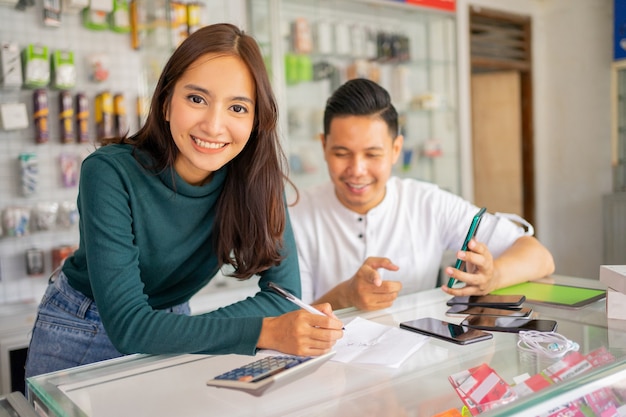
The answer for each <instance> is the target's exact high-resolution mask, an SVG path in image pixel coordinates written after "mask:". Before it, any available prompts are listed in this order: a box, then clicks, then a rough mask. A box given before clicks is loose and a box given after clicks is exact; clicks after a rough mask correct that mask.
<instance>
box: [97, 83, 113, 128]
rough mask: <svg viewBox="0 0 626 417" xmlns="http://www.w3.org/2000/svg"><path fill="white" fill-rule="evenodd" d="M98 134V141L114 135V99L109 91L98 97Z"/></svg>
mask: <svg viewBox="0 0 626 417" xmlns="http://www.w3.org/2000/svg"><path fill="white" fill-rule="evenodd" d="M95 111H96V132H97V137H98V139H104V138H110V137H112V136H113V135H114V126H113V97H112V96H111V93H109V92H108V91H103V92H102V93H100V94H98V95H97V96H96V110H95Z"/></svg>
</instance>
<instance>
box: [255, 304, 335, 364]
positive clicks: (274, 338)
mask: <svg viewBox="0 0 626 417" xmlns="http://www.w3.org/2000/svg"><path fill="white" fill-rule="evenodd" d="M315 308H316V309H318V310H319V311H321V312H322V313H324V314H323V315H320V314H313V313H310V312H308V311H306V310H303V309H300V310H296V311H292V312H290V313H286V314H283V315H282V316H278V317H266V318H264V319H263V327H262V328H261V335H260V336H259V341H258V343H257V347H258V348H260V349H273V350H278V351H280V352H283V353H288V354H291V355H301V356H318V355H322V354H324V353H327V352H329V351H330V350H331V349H332V347H333V346H334V345H335V343H336V342H337V340H339V339H341V337H343V330H342V329H343V323H342V322H341V321H340V320H339V319H337V318H336V317H335V315H334V313H333V311H332V309H331V307H330V304H328V303H324V304H319V305H316V306H315Z"/></svg>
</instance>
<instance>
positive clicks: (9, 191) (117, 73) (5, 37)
mask: <svg viewBox="0 0 626 417" xmlns="http://www.w3.org/2000/svg"><path fill="white" fill-rule="evenodd" d="M42 16H43V10H42V5H41V2H37V3H36V5H35V6H33V7H30V8H28V9H26V10H24V11H20V10H16V9H13V8H11V7H8V6H0V42H13V43H17V45H18V47H19V49H20V50H23V49H24V48H25V47H26V46H27V45H28V44H30V43H34V44H39V45H45V46H47V47H48V48H49V50H50V52H52V51H55V50H71V51H73V52H74V56H75V62H76V75H77V81H76V87H75V88H73V89H72V90H70V91H71V93H72V96H73V97H74V98H75V95H76V93H77V92H79V91H80V92H84V93H85V94H86V95H87V97H88V99H89V101H90V119H89V131H90V137H91V138H93V137H94V136H95V124H94V118H93V114H94V105H93V99H94V97H95V96H96V95H97V94H98V93H100V92H102V91H105V90H108V91H110V92H111V93H112V94H116V93H123V94H124V95H125V104H126V109H127V113H128V124H129V128H130V130H131V132H132V131H135V130H136V129H137V121H136V119H137V115H136V111H135V100H136V97H137V91H138V83H139V79H138V76H139V73H140V66H139V64H140V58H141V55H140V53H139V52H137V51H134V50H132V48H131V47H130V38H129V35H128V34H120V33H116V32H112V31H92V30H89V29H86V28H84V27H83V26H82V20H81V17H80V15H77V14H74V15H69V14H63V15H62V19H61V27H58V28H54V27H45V26H44V25H43V20H42ZM94 53H97V54H106V56H107V58H108V60H109V64H110V65H109V78H108V80H106V81H104V82H102V83H95V82H92V81H91V80H89V78H88V74H89V71H88V65H87V57H88V56H89V55H91V54H94ZM46 90H47V94H48V106H49V118H48V126H49V131H50V138H49V141H48V142H47V143H44V144H37V143H36V142H35V139H34V137H35V128H34V125H33V121H32V113H33V90H30V89H19V90H17V89H2V90H0V104H4V103H24V104H25V105H26V108H27V110H28V115H29V124H30V125H29V127H28V128H26V129H21V130H13V131H0V211H2V210H4V209H5V208H6V207H10V206H20V207H30V208H33V207H35V205H36V204H38V203H48V202H56V203H62V202H65V201H68V202H75V201H76V195H77V187H76V186H71V187H67V188H66V187H64V186H63V182H62V179H61V172H62V171H61V168H60V161H59V158H60V156H61V154H64V153H67V154H69V155H72V156H74V157H76V158H77V159H78V160H79V162H80V161H81V160H82V158H84V156H86V155H87V154H89V153H90V152H91V151H93V150H94V149H95V145H94V143H93V142H91V143H81V144H78V143H72V144H63V143H61V141H60V139H59V136H60V132H59V130H60V123H59V120H58V117H59V91H57V90H54V89H52V88H46ZM23 152H32V153H35V154H36V156H37V164H38V171H39V174H38V176H37V178H38V184H37V191H36V193H34V194H33V195H30V196H24V195H23V193H22V190H21V183H20V178H21V177H20V168H19V161H18V157H19V155H20V154H21V153H23ZM31 216H32V214H31ZM77 244H78V231H77V229H76V228H75V227H74V228H70V229H60V228H59V229H52V230H49V231H45V232H41V231H39V232H31V233H30V234H29V235H26V236H20V237H8V236H3V237H0V303H7V302H15V301H20V302H24V301H32V300H37V299H38V298H39V297H40V295H41V294H42V292H43V290H44V289H45V285H46V280H47V276H48V275H49V274H50V272H51V270H52V256H51V249H52V248H53V247H56V246H60V245H77ZM30 248H38V249H41V250H43V252H44V265H45V271H44V273H43V274H42V275H40V276H36V277H28V276H27V273H26V251H27V250H28V249H30Z"/></svg>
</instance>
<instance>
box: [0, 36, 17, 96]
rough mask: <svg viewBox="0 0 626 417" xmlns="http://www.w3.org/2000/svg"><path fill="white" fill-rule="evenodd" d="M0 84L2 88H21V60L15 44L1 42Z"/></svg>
mask: <svg viewBox="0 0 626 417" xmlns="http://www.w3.org/2000/svg"><path fill="white" fill-rule="evenodd" d="M0 84H1V85H2V87H3V88H20V87H21V86H22V58H21V56H20V48H19V46H18V45H17V43H12V42H2V45H1V46H0Z"/></svg>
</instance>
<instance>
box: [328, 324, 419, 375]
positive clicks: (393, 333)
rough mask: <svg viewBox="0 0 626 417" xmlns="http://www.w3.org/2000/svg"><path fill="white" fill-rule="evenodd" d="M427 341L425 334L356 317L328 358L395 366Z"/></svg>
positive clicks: (347, 361) (339, 360) (348, 325)
mask: <svg viewBox="0 0 626 417" xmlns="http://www.w3.org/2000/svg"><path fill="white" fill-rule="evenodd" d="M427 341H428V337H427V336H422V335H420V334H417V333H411V332H407V331H405V330H402V329H400V328H397V327H391V326H386V325H384V324H380V323H375V322H373V321H370V320H366V319H363V318H361V317H357V318H355V319H354V320H352V321H351V322H350V323H348V324H347V325H346V330H345V332H344V334H343V338H341V339H339V340H338V341H337V343H336V344H335V348H334V350H335V352H336V353H335V356H333V357H332V358H331V360H333V361H337V362H344V363H363V364H373V365H384V366H388V367H391V368H398V367H399V366H400V365H401V364H402V362H404V361H405V360H406V359H407V358H408V357H409V356H411V355H412V354H413V353H414V352H415V351H417V350H418V349H419V348H420V347H422V345H424V344H425V343H426V342H427Z"/></svg>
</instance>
